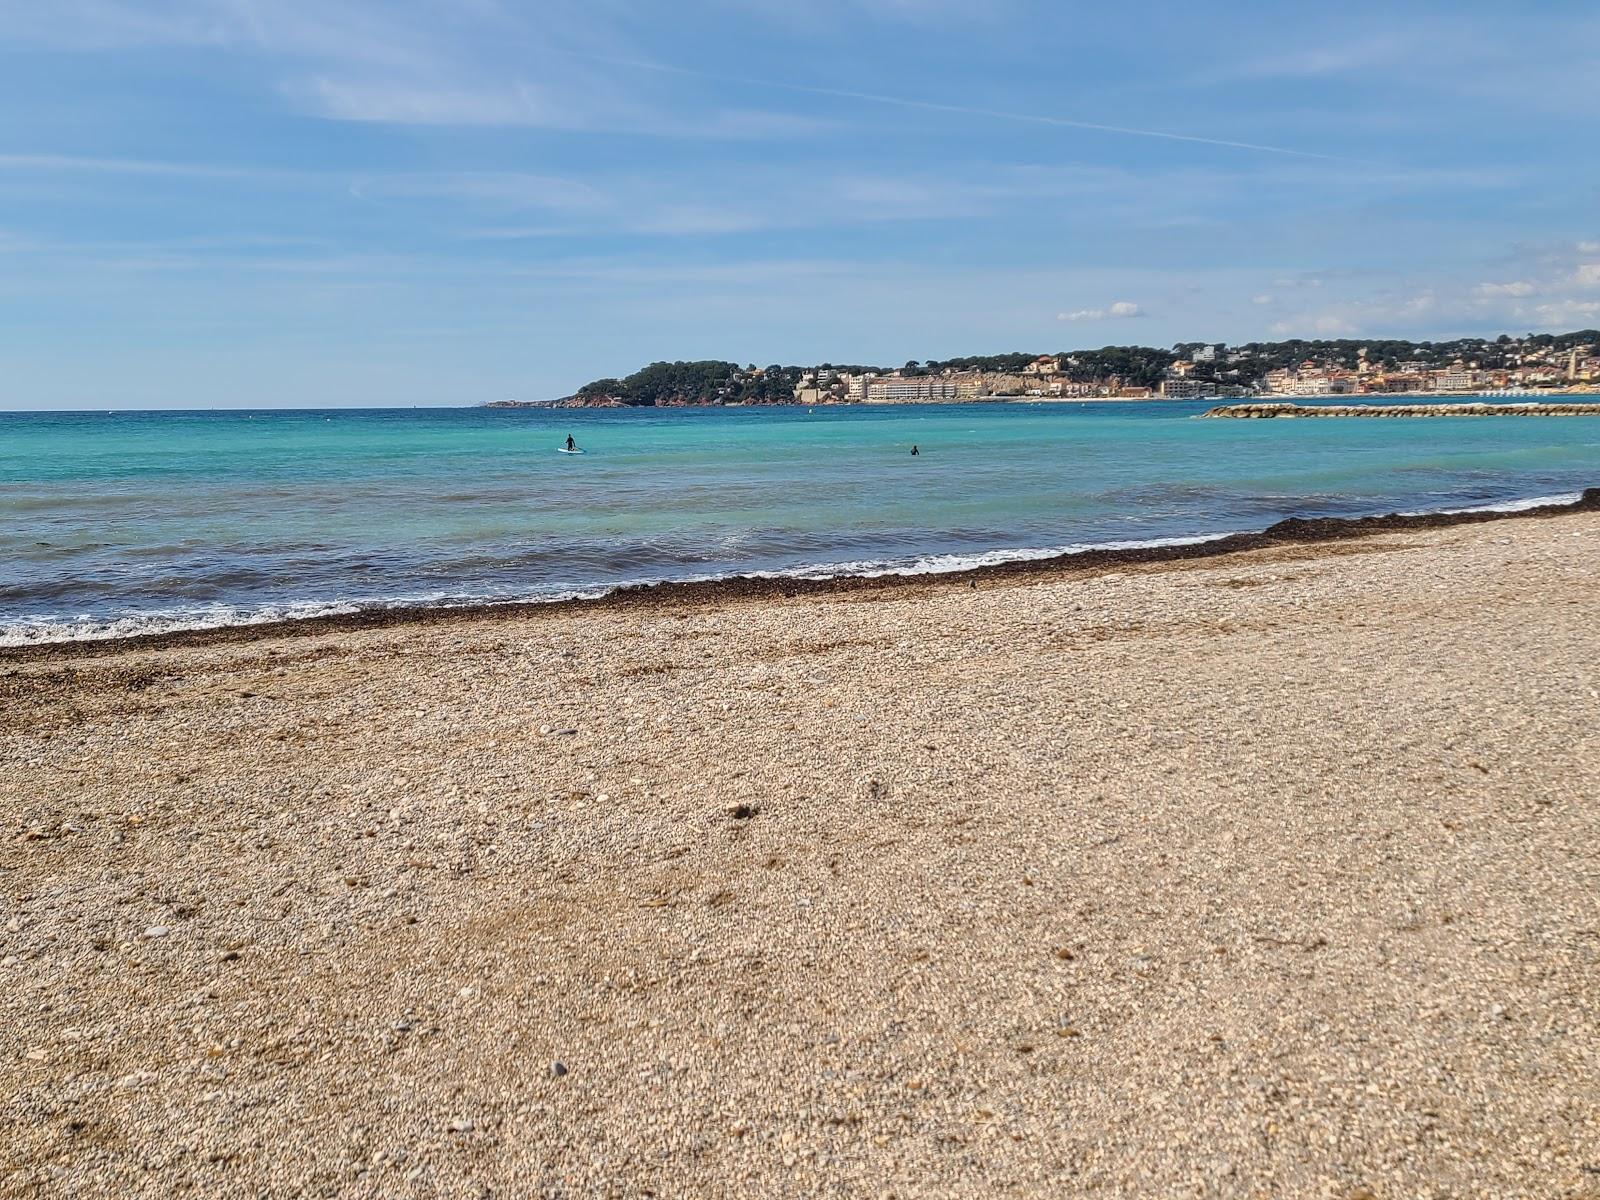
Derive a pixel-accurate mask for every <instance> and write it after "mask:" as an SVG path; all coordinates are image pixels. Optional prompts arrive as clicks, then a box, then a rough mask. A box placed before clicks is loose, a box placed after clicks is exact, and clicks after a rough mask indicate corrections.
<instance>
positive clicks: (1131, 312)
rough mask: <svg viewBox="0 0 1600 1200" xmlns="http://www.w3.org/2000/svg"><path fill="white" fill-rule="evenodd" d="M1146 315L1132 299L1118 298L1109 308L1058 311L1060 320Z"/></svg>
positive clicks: (1122, 317) (1118, 318)
mask: <svg viewBox="0 0 1600 1200" xmlns="http://www.w3.org/2000/svg"><path fill="white" fill-rule="evenodd" d="M1142 316H1144V309H1142V308H1140V307H1139V306H1138V305H1137V304H1135V303H1133V301H1131V300H1118V301H1117V302H1116V303H1115V304H1113V305H1111V306H1110V307H1109V308H1080V309H1077V310H1075V311H1074V312H1064V313H1057V314H1056V320H1058V321H1119V320H1126V319H1128V318H1130V317H1142Z"/></svg>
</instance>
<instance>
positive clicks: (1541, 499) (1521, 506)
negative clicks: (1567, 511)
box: [1400, 492, 1583, 517]
mask: <svg viewBox="0 0 1600 1200" xmlns="http://www.w3.org/2000/svg"><path fill="white" fill-rule="evenodd" d="M1582 499H1583V493H1582V492H1560V493H1558V494H1557V495H1554V496H1528V497H1525V498H1524V499H1521V500H1497V501H1496V502H1495V503H1493V504H1474V505H1472V506H1471V507H1470V508H1436V509H1433V510H1431V511H1432V512H1434V513H1438V514H1441V515H1443V516H1454V515H1455V514H1457V513H1475V512H1504V513H1511V512H1527V511H1528V510H1529V509H1530V508H1544V507H1546V506H1547V505H1551V504H1559V505H1562V506H1567V505H1572V504H1576V503H1577V502H1578V501H1579V500H1582ZM1400 515H1401V516H1403V517H1425V516H1428V515H1429V514H1428V513H1426V512H1420V513H1401V514H1400Z"/></svg>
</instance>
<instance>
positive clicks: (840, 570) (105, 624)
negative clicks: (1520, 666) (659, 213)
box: [0, 492, 1583, 648]
mask: <svg viewBox="0 0 1600 1200" xmlns="http://www.w3.org/2000/svg"><path fill="white" fill-rule="evenodd" d="M1582 498H1583V494H1582V493H1581V492H1562V493H1559V494H1557V495H1552V496H1529V497H1525V498H1523V499H1518V500H1502V501H1497V502H1495V503H1492V504H1480V505H1474V506H1472V507H1468V508H1443V509H1427V510H1420V511H1416V512H1402V513H1397V514H1396V515H1397V516H1406V517H1412V516H1427V515H1430V514H1445V515H1453V514H1457V513H1474V512H1503V513H1512V512H1524V511H1526V510H1528V509H1533V508H1543V507H1545V506H1547V505H1571V504H1576V503H1577V502H1578V501H1579V500H1581V499H1582ZM1249 532H1254V530H1250V529H1235V530H1228V531H1225V532H1221V533H1203V534H1196V535H1192V536H1186V537H1163V538H1143V539H1136V540H1126V541H1109V542H1068V543H1064V544H1062V545H1059V546H1022V547H1014V548H1009V549H1003V550H983V551H975V552H972V553H967V554H929V555H920V556H907V557H903V558H894V559H853V560H848V561H842V562H829V563H808V564H806V565H804V566H799V567H788V568H784V569H781V570H774V571H733V572H717V573H706V574H695V575H663V576H650V577H640V578H635V579H630V580H625V581H622V582H618V583H615V584H608V585H603V586H596V587H593V588H578V589H563V590H560V591H550V592H541V593H536V594H527V595H510V596H507V595H484V596H461V595H448V594H445V593H433V594H428V595H412V596H404V597H388V598H371V599H361V600H354V599H351V600H331V601H316V600H307V601H290V602H283V603H277V604H266V605H262V606H260V607H258V608H244V607H241V606H239V605H232V604H214V605H206V606H199V607H184V608H175V609H167V610H163V611H160V612H149V613H134V614H129V615H127V616H122V617H115V618H95V617H91V616H88V615H81V616H62V617H24V618H16V619H13V620H11V621H10V622H8V623H6V624H4V625H0V648H6V647H16V646H34V645H43V644H46V643H52V642H84V641H105V640H108V639H111V638H126V637H145V636H151V635H154V634H161V633H178V632H182V631H186V630H200V629H223V628H228V627H232V626H245V625H267V624H271V623H273V622H275V621H297V620H309V619H311V618H314V617H330V616H342V615H346V614H350V613H358V612H369V611H379V610H387V609H415V608H441V609H449V608H479V607H500V606H505V605H512V604H558V603H561V602H563V601H569V600H597V599H600V598H601V597H603V596H606V595H609V594H611V593H612V592H617V591H621V590H623V589H626V588H636V587H655V586H660V585H662V584H669V583H711V582H716V581H719V580H727V579H796V580H802V579H809V580H824V579H842V578H856V579H880V578H885V577H889V576H915V575H949V574H957V573H959V572H962V571H971V570H974V569H976V568H979V567H990V566H997V565H1000V564H1002V563H1014V562H1038V561H1041V560H1044V559H1051V558H1063V557H1068V556H1071V555H1075V554H1087V553H1090V552H1092V551H1096V550H1153V549H1160V548H1161V547H1165V546H1198V545H1202V544H1204V543H1206V542H1215V541H1220V540H1221V539H1223V538H1226V537H1231V536H1233V535H1234V534H1236V533H1249Z"/></svg>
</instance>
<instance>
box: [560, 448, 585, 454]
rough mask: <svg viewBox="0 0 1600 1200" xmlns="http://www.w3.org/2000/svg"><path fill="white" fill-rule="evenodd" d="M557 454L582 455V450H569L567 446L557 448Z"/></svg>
mask: <svg viewBox="0 0 1600 1200" xmlns="http://www.w3.org/2000/svg"><path fill="white" fill-rule="evenodd" d="M556 453H557V454H582V453H583V451H582V450H568V449H567V448H566V447H565V446H557V447H556Z"/></svg>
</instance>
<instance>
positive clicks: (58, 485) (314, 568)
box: [0, 401, 1600, 644]
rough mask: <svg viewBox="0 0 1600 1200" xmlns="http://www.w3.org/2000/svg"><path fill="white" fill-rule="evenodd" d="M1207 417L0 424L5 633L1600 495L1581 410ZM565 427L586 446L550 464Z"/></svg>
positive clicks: (581, 586) (816, 567)
mask: <svg viewBox="0 0 1600 1200" xmlns="http://www.w3.org/2000/svg"><path fill="white" fill-rule="evenodd" d="M1205 407H1206V405H1205V404H1204V403H1193V404H1189V403H1181V402H1170V401H1165V402H1156V403H1127V402H1113V403H1103V404H1093V403H1090V404H984V405H959V406H957V405H908V406H882V407H879V406H871V407H865V406H857V407H848V408H836V407H819V408H816V409H814V410H808V409H805V408H798V407H785V408H777V409H765V408H744V409H737V408H736V409H663V410H654V409H648V410H607V409H595V410H548V409H482V408H477V409H337V410H308V409H278V410H262V411H161V412H113V413H82V412H75V413H0V644H17V643H20V642H26V641H35V640H54V639H60V638H66V637H85V636H105V635H110V634H124V633H132V632H144V631H155V630H160V629H172V628H185V627H199V626H207V625H219V624H232V623H241V622H249V621H259V620H268V619H274V618H278V617H283V616H296V615H313V614H316V613H325V612H340V611H351V610H355V609H360V608H366V607H384V606H392V605H413V604H453V603H469V602H478V601H495V600H512V599H538V598H558V597H562V596H570V595H581V594H596V593H599V592H603V591H605V590H607V589H609V588H612V587H616V586H618V585H621V584H627V583H634V582H642V581H655V580H667V579H688V578H704V577H712V576H722V575H729V574H741V573H759V572H767V573H792V574H811V575H824V574H835V573H844V572H854V573H870V572H887V571H900V572H911V571H936V570H955V569H960V568H961V567H964V566H971V565H977V564H979V563H983V562H992V561H1003V560H1005V559H1008V558H1025V557H1037V556H1042V555H1045V554H1051V553H1058V552H1061V551H1063V550H1070V549H1078V548H1087V547H1090V546H1096V545H1106V544H1125V543H1144V542H1153V541H1163V540H1167V539H1181V538H1193V537H1203V536H1211V535H1218V534H1224V533H1229V532H1238V531H1242V530H1253V529H1260V528H1263V527H1265V526H1267V525H1269V524H1272V523H1273V522H1274V521H1277V520H1280V519H1282V518H1284V517H1288V516H1364V515H1369V514H1372V513H1380V512H1394V511H1435V510H1440V509H1450V508H1467V507H1477V506H1489V505H1502V504H1510V503H1516V502H1521V501H1526V500H1529V499H1532V498H1540V497H1565V496H1570V495H1572V494H1574V493H1576V492H1578V491H1580V490H1581V489H1582V488H1584V487H1586V486H1594V485H1597V484H1600V420H1594V419H1586V418H1583V417H1566V418H1561V417H1550V418H1530V417H1517V418H1501V419H1496V418H1481V417H1480V418H1472V417H1463V418H1443V417H1434V418H1422V419H1403V418H1394V419H1388V420H1383V421H1371V420H1320V421H1205V420H1195V419H1192V418H1193V417H1194V416H1195V415H1196V414H1197V413H1199V412H1201V411H1203V410H1204V409H1205ZM568 433H571V434H572V435H573V436H574V437H575V438H576V440H577V441H578V443H579V445H580V446H581V447H583V448H584V449H585V451H586V453H585V454H582V455H565V454H558V453H556V450H557V447H558V446H559V445H560V444H561V443H562V441H563V439H564V438H565V436H566V435H567V434H568ZM913 444H915V445H916V446H918V448H919V451H920V453H919V454H918V455H916V456H912V455H911V453H910V450H911V447H912V445H913Z"/></svg>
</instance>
